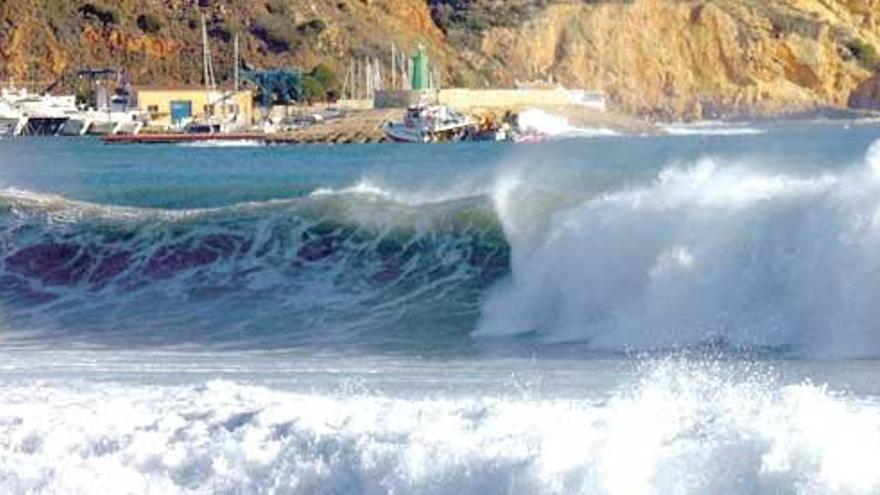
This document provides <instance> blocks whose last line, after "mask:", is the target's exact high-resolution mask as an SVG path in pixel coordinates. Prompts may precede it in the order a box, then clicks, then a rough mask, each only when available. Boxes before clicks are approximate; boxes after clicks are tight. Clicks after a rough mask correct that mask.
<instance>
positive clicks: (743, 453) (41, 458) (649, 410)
mask: <svg viewBox="0 0 880 495" xmlns="http://www.w3.org/2000/svg"><path fill="white" fill-rule="evenodd" d="M160 359H161V358H160ZM113 369H114V370H116V372H117V373H118V372H119V371H121V370H122V368H120V367H119V366H118V365H116V366H114V368H113ZM185 370H186V369H185V368H184V369H182V370H181V372H185ZM454 374H455V373H454V372H453V371H452V370H449V371H448V372H447V376H448V377H449V378H450V380H455V379H456V377H455V376H454ZM458 378H463V377H458ZM276 379H281V377H280V376H279V377H276ZM0 392H2V394H0V411H2V415H0V480H2V486H3V491H4V492H5V493H72V494H74V493H111V492H113V493H163V494H175V493H181V494H182V493H279V492H282V493H358V494H385V493H396V494H425V493H428V494H431V493H436V494H444V493H457V494H463V495H464V494H487V493H499V494H500V493H533V494H559V493H566V494H588V495H602V494H608V495H628V494H646V495H650V494H657V495H661V494H662V495H665V494H670V493H680V494H706V495H710V494H711V495H725V494H729V495H741V494H751V493H767V494H770V493H774V494H776V493H790V494H803V495H830V494H841V495H842V494H869V493H877V490H880V471H878V470H877V469H876V460H877V459H878V457H880V405H878V404H877V403H875V402H866V401H860V400H856V399H853V398H848V397H846V396H839V395H835V394H832V393H830V392H828V391H827V390H826V389H825V388H824V387H820V386H816V385H812V384H810V383H794V384H788V385H786V384H780V383H776V382H775V381H774V379H773V378H772V377H771V376H767V375H762V374H761V373H756V374H753V375H752V376H747V377H743V376H737V374H736V373H733V374H731V369H730V368H727V367H725V366H723V365H717V364H714V365H712V364H695V363H687V362H682V361H677V360H671V361H665V362H659V363H655V364H652V365H650V366H646V367H645V369H644V370H643V371H641V372H639V373H638V376H637V377H636V378H635V379H634V380H632V381H628V382H626V383H625V384H623V385H621V386H620V387H618V388H616V389H615V390H612V391H611V392H610V393H609V394H607V395H598V396H595V397H592V398H583V399H566V398H546V399H545V398H541V397H540V396H530V394H529V393H528V391H527V390H526V391H524V392H525V393H524V394H523V395H521V396H519V397H516V396H491V395H490V396H484V397H482V398H479V397H456V396H446V397H443V396H438V397H416V398H401V397H395V396H385V395H383V394H372V393H366V392H364V391H360V392H359V391H358V388H357V387H354V388H353V389H352V390H349V391H346V390H340V391H338V392H332V393H316V392H298V391H283V390H277V389H269V388H265V387H262V386H256V385H249V384H246V383H236V382H232V381H228V380H215V381H210V382H208V383H206V384H204V385H175V386H148V385H136V384H130V385H122V384H118V383H114V384H102V383H92V384H80V385H75V384H73V383H65V384H62V385H53V384H51V383H44V384H42V385H31V386H18V385H14V384H12V383H9V382H7V383H5V384H4V385H2V386H0ZM47 404H51V405H52V407H47ZM831 425H833V426H834V428H829V426H831Z"/></svg>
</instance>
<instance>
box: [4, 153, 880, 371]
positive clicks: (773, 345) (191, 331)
mask: <svg viewBox="0 0 880 495" xmlns="http://www.w3.org/2000/svg"><path fill="white" fill-rule="evenodd" d="M531 173H532V174H533V176H532V177H529V176H528V174H525V175H524V174H522V173H513V172H511V171H509V170H508V171H506V172H504V173H499V176H498V178H497V180H496V181H495V182H494V184H493V185H492V186H491V187H488V188H484V189H482V190H481V189H478V188H477V189H472V190H468V191H454V192H447V193H435V194H432V195H425V194H415V193H414V192H413V191H409V192H407V191H400V190H392V189H389V188H382V187H379V186H377V185H376V184H374V183H370V182H366V181H364V182H361V183H359V184H355V185H353V186H351V187H349V188H341V189H321V190H317V191H314V192H313V193H312V194H310V195H308V196H304V197H300V198H296V199H290V200H283V201H269V202H264V203H250V204H238V205H233V206H227V207H221V208H214V209H200V210H158V209H137V208H126V207H117V206H107V205H98V204H89V203H81V202H76V201H72V200H68V199H65V198H61V197H55V196H44V195H38V194H35V193H31V192H26V191H15V190H6V191H4V192H2V193H0V243H2V244H0V256H2V258H0V261H2V266H0V303H2V304H3V308H4V310H5V315H0V317H2V318H5V320H6V321H4V322H3V324H4V326H6V327H9V328H12V329H14V330H16V331H19V330H20V332H18V333H16V332H12V333H8V332H7V333H6V334H4V338H10V335H12V336H15V335H19V336H22V335H24V336H26V337H28V336H35V337H34V338H37V339H39V338H43V337H45V336H46V334H47V333H48V335H49V336H51V337H52V338H53V339H55V338H60V337H63V336H72V337H77V338H79V337H83V336H85V337H88V338H100V339H104V338H123V339H126V341H130V340H131V339H142V340H144V341H147V342H157V343H174V342H184V341H192V342H204V341H210V342H220V343H243V344H244V345H263V346H269V347H274V346H284V345H295V344H299V343H303V342H316V343H329V344H339V343H346V344H350V343H365V342H369V343H376V342H380V343H383V342H384V343H388V342H393V343H400V344H402V345H407V346H411V345H416V346H425V347H433V348H436V347H438V346H441V347H442V346H443V345H446V344H449V343H450V342H459V343H470V342H472V341H473V340H474V339H478V340H479V341H481V342H482V341H486V340H492V339H498V338H505V339H508V340H511V341H516V342H523V341H525V342H529V343H539V344H545V343H549V344H556V343H561V342H562V343H569V342H577V343H579V344H580V345H583V346H586V347H588V348H591V349H595V350H598V351H600V352H604V351H615V352H617V351H633V350H658V349H678V348H682V347H691V346H696V347H700V346H705V345H713V346H714V345H721V346H729V347H733V348H747V349H753V348H760V349H773V350H781V351H784V352H794V353H800V354H806V355H811V356H876V355H878V354H880V331H878V323H877V321H880V314H878V312H877V309H876V304H875V300H876V299H877V296H878V295H880V257H878V255H877V253H878V252H880V144H875V145H874V146H873V147H872V148H871V150H870V151H869V152H868V156H867V157H866V158H865V162H864V163H862V164H854V166H853V167H849V168H847V169H841V170H838V171H836V172H834V173H830V172H829V173H825V174H819V175H816V174H812V175H807V174H797V173H779V172H768V171H765V170H761V169H758V168H756V167H752V166H748V165H747V164H740V163H734V162H730V161H726V160H721V159H718V158H705V159H703V160H700V161H698V162H697V163H691V164H686V165H676V166H670V167H668V168H666V169H665V170H663V171H662V172H660V173H659V174H658V175H657V177H656V178H655V179H654V180H653V181H652V182H651V183H649V184H643V185H636V186H633V185H631V186H626V187H623V186H615V187H611V188H607V189H606V190H603V191H599V192H595V191H591V192H583V193H582V194H580V195H577V194H573V192H572V190H571V189H570V188H569V189H566V190H565V191H562V190H560V189H559V188H557V189H553V187H551V186H549V185H548V184H547V183H543V182H542V181H541V180H540V178H539V179H535V177H538V176H540V175H542V173H543V172H540V171H531ZM545 175H546V176H548V177H549V176H551V175H552V174H545ZM34 332H36V333H34Z"/></svg>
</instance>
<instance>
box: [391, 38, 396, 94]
mask: <svg viewBox="0 0 880 495" xmlns="http://www.w3.org/2000/svg"><path fill="white" fill-rule="evenodd" d="M391 89H393V90H394V89H397V46H396V45H395V44H394V43H391Z"/></svg>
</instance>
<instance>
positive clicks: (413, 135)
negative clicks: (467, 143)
mask: <svg viewBox="0 0 880 495" xmlns="http://www.w3.org/2000/svg"><path fill="white" fill-rule="evenodd" d="M475 130H476V125H475V123H474V122H473V121H472V120H471V119H470V118H468V117H467V116H465V115H462V114H460V113H458V112H456V111H454V110H452V109H451V108H449V107H447V106H445V105H423V104H419V105H413V106H410V107H409V108H407V110H406V115H404V118H403V122H389V123H388V125H387V126H385V135H386V136H387V137H388V139H390V140H392V141H395V142H398V143H438V142H452V141H461V140H463V139H466V138H468V137H469V136H471V135H473V133H474V131H475Z"/></svg>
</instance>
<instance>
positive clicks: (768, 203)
mask: <svg viewBox="0 0 880 495" xmlns="http://www.w3.org/2000/svg"><path fill="white" fill-rule="evenodd" d="M527 195H528V187H526V186H524V185H523V184H519V185H517V183H516V182H515V180H513V182H512V179H509V178H508V179H504V180H502V181H500V183H499V185H498V187H497V191H496V194H495V203H496V209H497V210H498V215H499V217H500V219H501V221H502V222H503V224H504V227H505V232H506V235H507V237H508V241H509V242H510V244H511V247H512V250H513V253H512V275H511V278H510V280H509V282H508V283H507V284H504V285H503V286H502V287H499V288H497V289H496V290H495V291H494V293H493V295H492V296H491V297H490V298H489V300H488V301H487V303H486V304H485V306H484V314H483V321H482V323H481V325H480V327H479V330H478V332H477V333H478V335H482V336H500V335H511V334H518V333H532V332H537V333H538V334H539V335H541V336H542V338H544V339H546V340H550V341H580V342H589V343H590V345H591V346H593V347H594V348H596V349H612V350H627V349H653V348H676V347H679V346H693V345H702V344H707V343H717V342H721V343H724V344H727V345H733V346H747V347H755V346H757V347H763V346H767V347H774V348H792V349H794V350H795V351H797V352H801V353H805V354H807V355H813V356H820V355H821V356H860V355H864V356H875V355H877V353H878V352H880V333H878V331H877V330H878V325H880V324H878V323H877V322H878V320H880V318H878V317H880V314H878V311H877V305H876V303H875V296H876V294H878V293H880V256H878V255H877V253H878V252H880V143H875V144H874V145H873V147H872V148H871V149H870V151H869V152H868V155H867V157H866V159H865V163H864V164H862V165H860V166H858V167H855V168H854V169H850V170H848V171H846V172H842V173H838V174H836V175H831V174H826V175H820V176H795V175H783V174H776V173H774V174H771V173H764V172H761V171H760V170H755V169H753V168H750V167H748V166H744V165H738V164H731V163H722V162H719V161H717V160H713V159H705V160H702V161H700V162H699V163H695V164H692V165H689V166H681V167H671V168H668V169H666V170H664V171H663V172H662V173H661V174H660V175H659V176H658V177H657V179H656V180H655V181H654V183H653V184H651V185H649V186H646V187H638V188H633V189H630V190H622V191H618V192H612V193H606V194H603V195H600V196H599V197H595V198H592V199H588V200H586V201H585V202H583V203H582V204H580V205H578V206H576V207H573V208H571V209H568V210H565V211H561V212H556V213H553V214H551V215H550V216H549V219H548V218H547V217H542V218H540V219H539V222H540V223H537V224H536V222H535V220H534V219H530V215H534V213H533V212H532V211H531V210H532V208H531V206H530V202H529V201H528V199H527Z"/></svg>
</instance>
